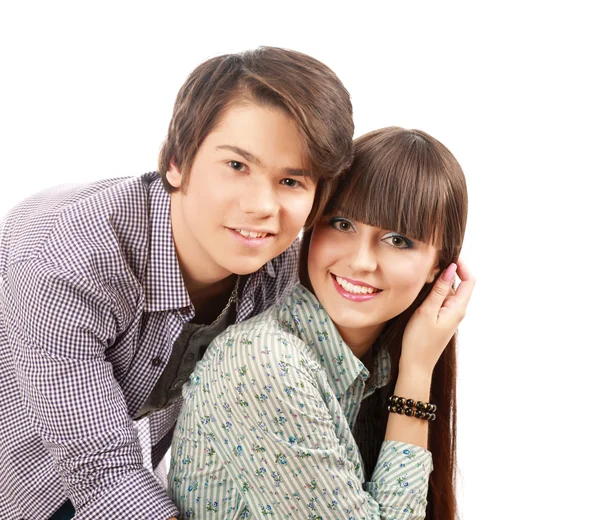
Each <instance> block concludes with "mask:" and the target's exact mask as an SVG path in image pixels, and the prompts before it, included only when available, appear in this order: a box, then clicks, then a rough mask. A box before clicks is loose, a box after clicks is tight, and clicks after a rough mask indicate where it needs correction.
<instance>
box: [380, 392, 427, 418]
mask: <svg viewBox="0 0 600 520" xmlns="http://www.w3.org/2000/svg"><path fill="white" fill-rule="evenodd" d="M388 402H389V404H388V407H387V409H388V412H391V413H397V414H400V415H406V416H408V417H413V416H414V417H415V418H417V419H424V420H426V421H430V422H431V421H435V417H436V415H435V411H436V410H437V406H436V405H435V404H432V403H424V402H423V401H417V402H416V403H415V401H413V400H412V399H405V398H404V397H398V396H397V395H391V396H390V397H389V398H388ZM413 407H414V409H413Z"/></svg>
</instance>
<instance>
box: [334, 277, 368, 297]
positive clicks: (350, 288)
mask: <svg viewBox="0 0 600 520" xmlns="http://www.w3.org/2000/svg"><path fill="white" fill-rule="evenodd" d="M335 281H336V282H337V283H338V284H339V285H341V286H342V287H343V289H344V291H346V292H349V293H352V294H373V293H374V292H376V290H375V289H373V288H372V287H365V286H364V285H354V284H351V283H350V282H348V281H347V280H344V279H343V278H341V277H339V276H336V277H335Z"/></svg>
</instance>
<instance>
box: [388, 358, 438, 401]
mask: <svg viewBox="0 0 600 520" xmlns="http://www.w3.org/2000/svg"><path fill="white" fill-rule="evenodd" d="M432 373H433V370H429V369H427V368H426V367H421V366H416V365H409V364H404V363H403V362H402V360H400V365H399V370H398V379H397V380H396V386H395V387H394V395H399V396H403V397H406V398H408V399H413V400H415V401H423V402H425V401H428V400H429V393H430V390H431V377H432Z"/></svg>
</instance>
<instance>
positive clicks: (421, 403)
mask: <svg viewBox="0 0 600 520" xmlns="http://www.w3.org/2000/svg"><path fill="white" fill-rule="evenodd" d="M417 408H418V409H419V410H425V405H424V404H423V401H417Z"/></svg>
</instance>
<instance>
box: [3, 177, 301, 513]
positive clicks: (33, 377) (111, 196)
mask: <svg viewBox="0 0 600 520" xmlns="http://www.w3.org/2000/svg"><path fill="white" fill-rule="evenodd" d="M169 208H170V206H169V195H168V194H167V193H166V192H165V190H164V189H163V187H162V184H161V181H160V179H159V178H158V175H157V174H156V173H150V174H146V175H143V176H142V177H138V178H129V179H112V180H104V181H99V182H96V183H92V184H88V185H85V186H75V187H73V186H67V187H59V188H55V189H52V190H49V191H46V192H44V193H42V194H39V195H37V196H35V197H32V198H30V199H28V200H26V201H24V202H22V203H21V204H19V205H18V206H17V207H16V208H14V209H13V210H12V211H11V212H10V213H9V214H8V215H7V216H6V217H5V218H4V220H3V221H2V222H1V223H0V377H1V380H2V385H1V387H0V424H1V426H0V513H1V515H0V516H1V517H2V518H3V519H5V520H11V519H22V518H26V519H35V520H38V519H41V518H47V517H48V516H50V515H51V514H52V513H53V512H54V511H55V510H56V509H58V507H59V506H60V505H61V504H62V503H64V502H65V501H66V499H67V498H69V499H70V500H71V501H72V502H73V504H74V506H75V508H76V510H77V515H76V518H78V519H99V518H107V517H110V518H136V519H163V518H164V519H166V518H168V517H170V516H176V515H177V509H176V508H175V506H174V505H173V503H172V502H171V501H170V499H169V498H168V495H167V493H166V492H165V490H164V489H163V488H162V487H161V485H160V484H159V483H158V481H157V480H156V479H155V477H154V475H153V474H152V467H151V462H149V460H150V450H151V448H152V446H156V445H157V444H159V442H160V441H161V439H163V443H160V444H161V445H163V444H166V446H165V448H164V449H166V448H168V443H164V439H165V435H167V434H168V433H169V432H170V430H171V428H172V427H173V425H174V423H175V420H176V418H177V414H178V411H179V407H180V404H181V403H180V402H177V403H175V404H174V405H172V406H170V407H168V408H166V409H163V410H160V411H158V412H156V413H154V414H152V415H151V416H149V418H145V419H142V420H141V421H138V422H134V421H133V420H132V419H131V417H132V416H134V414H135V413H136V411H137V410H138V409H139V408H140V407H141V406H142V404H143V403H144V402H145V400H146V398H147V397H148V395H149V394H150V391H151V390H152V388H153V387H154V385H155V383H156V381H157V380H158V378H159V376H160V375H161V373H162V370H163V369H164V367H165V365H166V362H167V361H168V359H169V356H170V354H171V349H172V347H173V343H174V342H175V340H176V339H177V337H178V336H179V333H180V332H181V330H182V328H183V324H184V323H185V322H187V321H189V320H190V319H191V318H192V317H193V307H192V304H191V301H190V299H189V296H188V293H187V291H186V289H185V287H184V284H183V279H182V277H181V273H180V270H179V265H178V262H177V256H176V254H175V248H174V244H173V240H172V236H171V227H170V215H169V211H170V210H169ZM297 257H298V241H296V242H295V243H294V245H293V246H292V247H291V248H290V249H288V250H287V251H286V252H284V253H283V254H282V255H280V256H279V257H277V258H275V259H274V260H272V261H271V262H269V263H268V264H267V265H266V266H264V267H263V268H262V269H261V270H260V271H258V272H257V273H255V274H253V275H252V276H250V278H249V279H248V282H247V283H246V285H245V287H244V291H243V293H242V296H241V298H240V300H239V301H238V307H237V320H236V321H242V320H244V319H247V318H249V317H251V316H254V315H256V314H258V313H260V312H262V311H263V310H265V309H266V308H267V307H269V306H270V305H271V304H272V303H274V302H275V301H277V300H278V299H279V298H281V297H282V296H283V295H284V294H285V293H286V292H287V290H288V289H290V288H291V287H293V286H294V285H295V283H296V282H297V275H296V263H297ZM163 451H164V450H163Z"/></svg>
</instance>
